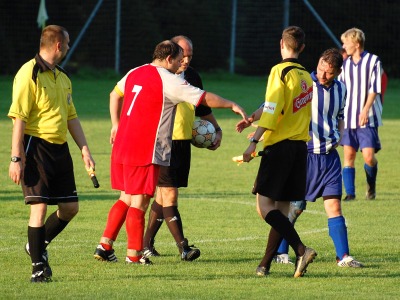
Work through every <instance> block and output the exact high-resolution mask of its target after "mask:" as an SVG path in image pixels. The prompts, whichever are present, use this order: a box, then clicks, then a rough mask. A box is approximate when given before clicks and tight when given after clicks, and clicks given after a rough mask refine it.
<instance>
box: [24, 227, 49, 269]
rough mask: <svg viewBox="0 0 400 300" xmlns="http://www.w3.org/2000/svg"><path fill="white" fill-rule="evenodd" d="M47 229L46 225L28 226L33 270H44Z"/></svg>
mask: <svg viewBox="0 0 400 300" xmlns="http://www.w3.org/2000/svg"><path fill="white" fill-rule="evenodd" d="M45 234H46V230H45V227H44V226H42V227H30V226H28V243H29V253H30V256H31V261H32V266H33V272H32V273H35V272H36V271H40V270H43V257H42V254H43V252H44V249H45V246H44V238H45Z"/></svg>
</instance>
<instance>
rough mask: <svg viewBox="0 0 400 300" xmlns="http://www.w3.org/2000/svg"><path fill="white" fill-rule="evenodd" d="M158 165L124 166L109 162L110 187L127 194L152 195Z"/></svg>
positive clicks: (158, 169)
mask: <svg viewBox="0 0 400 300" xmlns="http://www.w3.org/2000/svg"><path fill="white" fill-rule="evenodd" d="M159 173H160V166H159V165H154V164H150V165H147V166H142V167H138V166H126V165H123V164H117V163H113V162H111V187H112V188H113V189H115V190H120V191H124V192H125V193H126V194H129V195H148V196H150V197H153V196H154V192H155V190H156V186H157V181H158V175H159Z"/></svg>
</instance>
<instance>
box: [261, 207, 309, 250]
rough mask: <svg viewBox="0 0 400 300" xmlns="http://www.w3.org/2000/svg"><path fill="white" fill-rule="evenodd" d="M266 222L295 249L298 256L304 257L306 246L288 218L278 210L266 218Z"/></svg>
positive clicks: (271, 212) (272, 211)
mask: <svg viewBox="0 0 400 300" xmlns="http://www.w3.org/2000/svg"><path fill="white" fill-rule="evenodd" d="M265 222H267V223H268V224H269V225H271V226H272V227H273V228H274V229H275V230H276V231H277V232H278V233H279V234H280V235H281V236H282V238H284V239H285V240H286V241H287V242H288V243H289V245H290V246H291V247H292V248H293V250H294V252H295V253H296V256H302V255H303V254H304V251H305V246H304V244H303V243H302V242H301V240H300V237H299V235H298V234H297V231H296V229H294V226H293V224H292V223H290V221H289V220H288V218H287V217H285V216H284V215H283V214H282V213H281V212H280V211H279V210H278V209H274V210H271V211H270V212H269V213H268V214H267V215H266V216H265Z"/></svg>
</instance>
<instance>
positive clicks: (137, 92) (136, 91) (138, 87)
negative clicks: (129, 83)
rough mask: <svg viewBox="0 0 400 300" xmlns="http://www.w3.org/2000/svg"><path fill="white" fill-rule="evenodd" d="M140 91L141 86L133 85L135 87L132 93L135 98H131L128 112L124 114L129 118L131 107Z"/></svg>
mask: <svg viewBox="0 0 400 300" xmlns="http://www.w3.org/2000/svg"><path fill="white" fill-rule="evenodd" d="M141 90H142V86H141V85H136V84H135V85H134V86H133V89H132V93H134V94H135V96H133V100H132V103H131V106H130V107H129V110H128V112H127V113H126V115H127V116H130V114H131V111H132V108H133V105H134V104H135V101H136V98H137V96H138V95H139V93H140V91H141Z"/></svg>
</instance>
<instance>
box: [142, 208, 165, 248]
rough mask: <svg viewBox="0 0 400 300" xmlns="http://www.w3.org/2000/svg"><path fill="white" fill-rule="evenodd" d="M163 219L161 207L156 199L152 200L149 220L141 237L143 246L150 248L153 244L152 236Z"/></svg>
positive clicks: (154, 235) (155, 233) (153, 236)
mask: <svg viewBox="0 0 400 300" xmlns="http://www.w3.org/2000/svg"><path fill="white" fill-rule="evenodd" d="M163 221H164V214H163V207H162V206H161V205H160V204H158V203H157V202H156V201H153V204H152V205H151V210H150V212H149V221H148V223H147V228H146V233H145V234H144V237H143V246H144V247H147V248H150V247H152V246H153V245H154V238H155V237H156V235H157V232H158V230H159V229H160V228H161V225H162V223H163Z"/></svg>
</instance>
